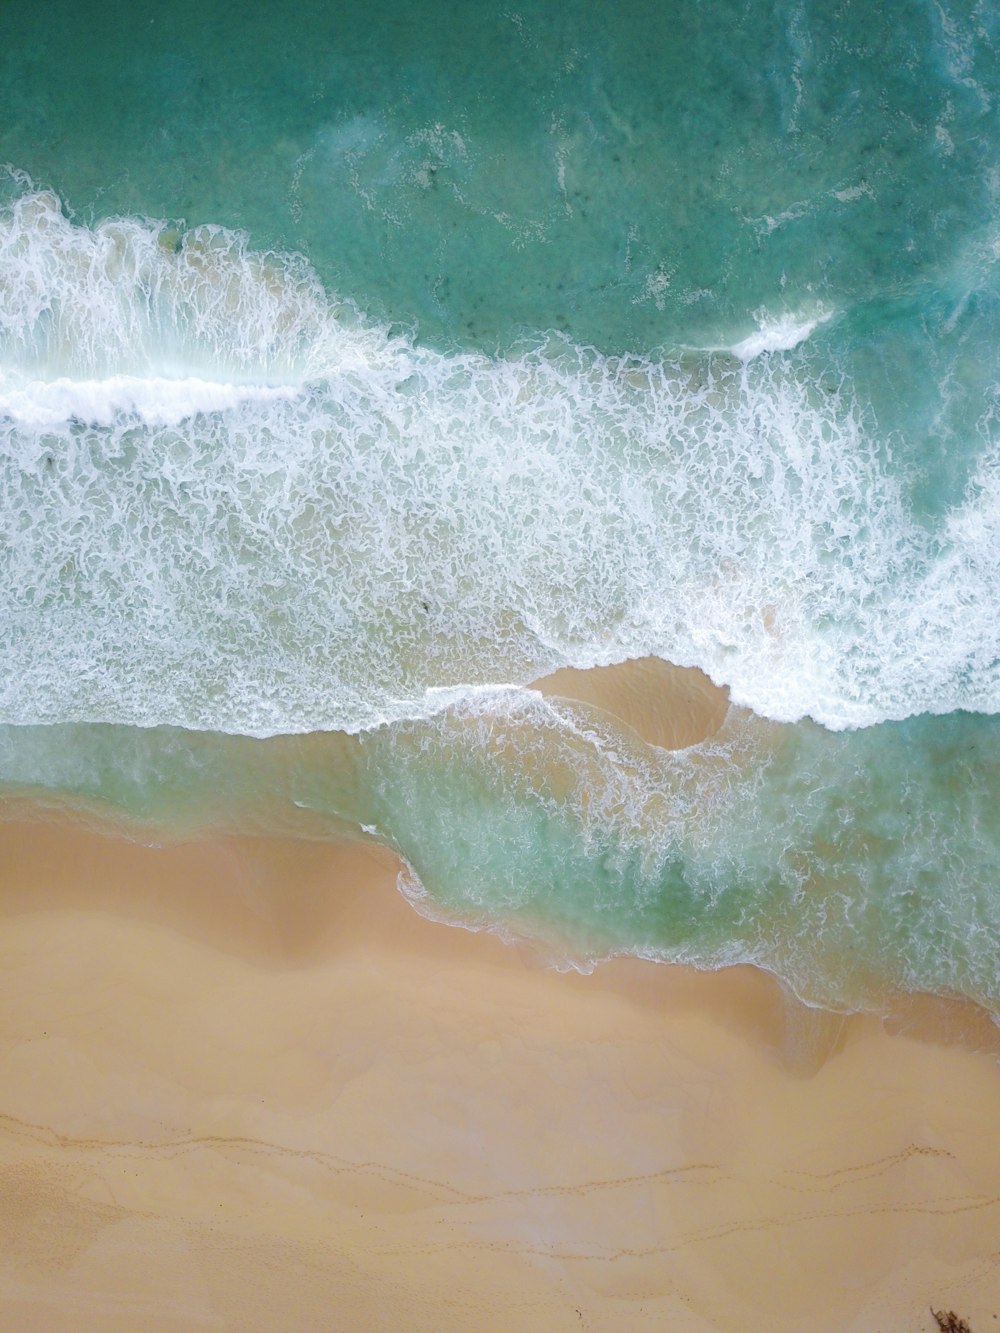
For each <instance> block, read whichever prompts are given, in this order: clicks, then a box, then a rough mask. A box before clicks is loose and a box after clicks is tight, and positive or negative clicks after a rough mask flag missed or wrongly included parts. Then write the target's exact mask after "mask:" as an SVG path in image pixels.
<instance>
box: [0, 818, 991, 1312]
mask: <svg viewBox="0 0 1000 1333" xmlns="http://www.w3.org/2000/svg"><path fill="white" fill-rule="evenodd" d="M7 813H8V815H17V816H18V818H17V819H14V820H12V821H11V822H7V823H3V824H0V866H2V867H3V875H2V884H0V991H2V994H0V1179H2V1181H3V1188H2V1190H0V1326H2V1327H5V1328H18V1329H44V1330H74V1333H75V1331H76V1330H84V1331H86V1333H89V1331H90V1330H94V1331H95V1333H96V1331H97V1330H100V1331H101V1333H110V1331H114V1330H136V1329H143V1330H177V1331H178V1333H180V1331H181V1330H184V1331H185V1333H187V1330H192V1329H200V1328H206V1329H234V1330H236V1329H238V1330H247V1329H250V1330H257V1329H260V1330H275V1329H288V1330H293V1329H294V1330H324V1331H325V1330H345V1333H346V1331H347V1330H350V1331H351V1333H354V1331H355V1330H359V1329H387V1330H399V1329H406V1330H425V1329H426V1330H456V1331H457V1330H462V1331H463V1333H466V1331H468V1330H479V1329H485V1330H494V1329H495V1330H525V1333H527V1331H528V1330H531V1331H532V1333H535V1331H536V1330H542V1329H544V1330H561V1329H565V1330H567V1331H568V1330H579V1329H588V1330H607V1333H618V1331H619V1330H632V1329H635V1330H645V1329H650V1330H652V1329H663V1328H669V1329H692V1330H696V1329H723V1330H730V1329H732V1330H754V1329H760V1330H764V1329H768V1330H773V1329H788V1330H793V1329H794V1330H802V1329H805V1328H808V1329H816V1330H824V1329H830V1330H845V1329H857V1330H866V1333H867V1331H868V1330H873V1329H884V1330H895V1329H908V1330H909V1329H913V1330H917V1329H934V1328H935V1327H936V1326H935V1324H934V1323H933V1320H932V1316H931V1314H930V1307H931V1306H933V1307H934V1308H935V1309H937V1308H941V1307H944V1308H946V1309H947V1308H953V1309H955V1310H956V1311H957V1312H958V1313H960V1314H962V1315H964V1316H965V1317H966V1318H967V1319H968V1320H969V1321H970V1322H971V1326H972V1328H973V1329H974V1330H977V1331H978V1330H981V1329H983V1328H992V1327H996V1326H997V1323H996V1321H995V1318H994V1317H995V1316H997V1315H1000V1296H998V1294H997V1293H998V1292H1000V1242H998V1239H997V1238H998V1236H1000V1154H998V1153H997V1151H996V1141H997V1139H996V1136H997V1127H998V1125H1000V1072H998V1065H997V1045H998V1043H997V1037H998V1036H1000V1033H998V1032H997V1030H996V1029H995V1028H994V1027H993V1026H992V1025H991V1024H990V1023H989V1022H988V1021H985V1020H984V1019H983V1017H982V1016H981V1015H978V1014H976V1013H975V1011H971V1010H969V1009H967V1008H961V1007H959V1006H948V1005H946V1004H943V1003H940V1002H924V1003H923V1004H922V1005H915V1006H910V1008H911V1010H912V1013H911V1015H910V1017H907V1016H906V1014H905V1013H904V1012H903V1009H905V1007H906V1006H903V1007H902V1008H901V1010H900V1013H899V1014H897V1016H896V1018H895V1019H894V1020H893V1025H894V1026H895V1027H896V1028H900V1027H905V1026H906V1025H907V1023H909V1025H910V1027H911V1028H913V1030H915V1031H918V1032H920V1033H921V1036H920V1038H919V1039H917V1038H916V1037H914V1036H908V1035H889V1034H887V1032H886V1031H885V1029H884V1026H883V1024H882V1023H881V1022H880V1021H879V1020H878V1019H875V1018H873V1017H857V1016H855V1017H852V1018H847V1019H844V1018H839V1017H835V1016H831V1015H822V1014H816V1013H814V1012H813V1011H809V1010H804V1009H802V1008H801V1007H799V1006H797V1005H795V1004H793V1003H790V1002H788V1001H787V1000H786V999H784V998H783V996H782V994H781V992H780V990H779V989H778V987H777V985H776V984H775V983H774V982H773V981H772V980H771V979H770V978H768V977H766V976H764V975H763V974H760V973H757V972H754V971H753V970H751V969H734V970H733V971H731V972H728V973H724V974H715V975H702V974H697V973H692V972H689V971H685V970H683V969H672V968H665V967H657V966H655V965H652V964H643V963H639V962H636V961H634V960H633V961H628V962H626V961H620V962H616V963H612V964H608V965H605V966H604V967H602V968H600V969H598V971H597V972H596V973H594V974H592V975H590V976H579V975H576V974H568V975H560V974H557V973H554V972H551V971H547V970H545V969H544V968H542V967H541V966H540V965H539V964H538V962H537V961H536V960H534V959H533V958H532V957H531V956H530V955H529V954H528V953H527V952H525V951H523V950H519V949H514V948H511V947H509V946H506V945H504V944H502V943H501V942H500V941H499V940H497V939H495V938H492V937H490V936H486V935H472V934H470V933H468V932H465V931H461V930H454V929H449V928H447V927H444V926H439V925H435V924H432V923H430V922H428V921H425V920H423V919H421V918H420V917H418V916H417V915H416V914H415V913H414V912H413V911H412V909H411V908H410V907H409V906H408V905H407V904H406V903H405V902H404V901H403V899H402V898H401V897H400V896H399V894H398V893H397V891H396V889H395V884H394V881H395V873H396V868H397V867H396V865H395V863H394V861H393V858H392V857H391V856H390V855H389V854H388V853H385V852H382V851H381V850H379V849H369V848H367V847H362V848H359V847H339V848H338V847H331V846H330V845H323V844H309V843H301V842H299V843H296V842H283V841H277V840H263V839H257V840H254V839H246V838H243V839H240V838H215V839H205V840H203V841H201V842H199V843H196V844H188V845H183V846H176V847H166V848H148V847H142V846H138V845H135V844H131V843H129V842H126V841H124V840H122V839H121V838H120V837H116V836H112V835H110V834H106V833H102V832H100V831H97V830H95V829H93V828H90V829H88V828H86V827H84V826H82V825H80V824H78V823H74V822H73V821H72V820H69V819H66V820H63V821H61V822H59V823H56V824H52V823H51V822H49V823H47V824H44V825H42V824H39V823H38V822H36V814H37V812H35V811H33V810H32V808H31V807H30V806H27V805H25V804H22V805H20V806H17V807H8V811H7ZM944 1038H948V1040H947V1042H945V1040H944Z"/></svg>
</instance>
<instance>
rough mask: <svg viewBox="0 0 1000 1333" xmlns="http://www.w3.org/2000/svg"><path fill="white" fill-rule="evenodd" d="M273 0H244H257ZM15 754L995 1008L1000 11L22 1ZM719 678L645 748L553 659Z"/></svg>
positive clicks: (11, 491)
mask: <svg viewBox="0 0 1000 1333" xmlns="http://www.w3.org/2000/svg"><path fill="white" fill-rule="evenodd" d="M255 11H257V12H255ZM0 51H2V53H3V54H2V55H0V126H2V130H0V136H2V137H0V160H7V161H8V164H9V165H8V166H7V167H6V168H5V170H4V172H3V174H2V179H0V500H2V505H0V631H2V634H0V710H2V721H3V725H2V728H0V782H2V783H3V784H4V791H5V792H6V793H7V794H8V795H17V794H30V795H32V796H33V797H36V798H43V799H47V800H50V801H54V802H56V803H61V804H63V805H65V804H67V803H70V804H73V803H76V804H77V806H78V807H79V808H81V809H87V810H102V811H104V812H105V813H107V814H110V815H115V816H119V817H124V818H125V819H126V820H128V821H129V823H128V827H129V829H130V830H131V831H132V833H133V834H134V835H136V836H148V837H150V838H151V839H156V838H162V837H166V836H186V835H187V834H189V833H191V832H192V831H194V830H196V829H199V828H206V827H218V828H228V829H243V830H253V831H264V832H287V833H295V834H299V835H301V836H308V837H327V836H329V837H332V836H341V835H343V834H344V833H345V832H350V831H352V830H353V831H354V832H356V833H358V834H361V833H362V832H363V833H364V834H365V835H366V836H371V837H376V838H378V839H380V840H381V841H383V842H385V843H387V844H388V845H390V846H392V847H393V848H395V849H396V850H398V851H399V852H400V853H401V855H402V856H403V857H404V858H405V861H406V863H407V867H408V868H407V871H406V872H405V875H404V877H403V880H402V888H403V889H404V891H405V892H407V894H408V895H409V896H410V897H411V899H412V900H413V901H414V903H415V904H416V905H417V906H418V907H419V908H420V910H422V911H425V912H428V913H429V914H431V915H435V916H438V917H440V918H442V919H445V920H450V921H455V922H459V923H462V924H466V925H470V926H473V927H476V928H490V929H496V930H499V931H501V932H506V933H508V934H511V935H527V936H529V937H531V938H534V939H536V940H537V941H539V942H541V944H542V946H543V947H544V948H545V949H546V950H547V951H548V953H549V955H550V956H551V957H553V958H554V959H555V960H556V961H562V962H567V963H570V964H573V965H576V966H586V965H588V964H589V963H590V962H591V961H593V960H595V959H598V958H601V957H605V956H607V955H610V954H615V953H632V954H638V955H641V956H643V957H648V958H651V959H662V960H682V961H685V962H689V963H693V964H695V965H697V966H700V967H719V966H723V965H726V964H729V963H735V962H740V961H749V962H753V963H756V964H758V965H760V966H763V967H766V968H769V969H771V970H773V971H775V972H776V973H777V974H778V975H779V976H781V977H782V978H783V979H784V980H785V981H786V983H788V984H789V985H790V986H791V987H792V988H793V989H794V990H795V991H796V992H797V993H798V994H799V995H801V996H802V997H803V998H805V999H806V1000H808V1001H810V1002H814V1003H818V1004H826V1005H832V1006H843V1007H854V1006H866V1005H874V1006H877V1005H878V1004H879V1003H880V997H884V996H885V995H886V994H887V993H890V992H894V991H933V992H938V993H942V994H948V995H959V996H967V997H969V998H972V999H974V1000H976V1001H978V1002H979V1003H981V1004H983V1005H985V1006H987V1007H988V1008H990V1009H992V1010H994V1011H996V1010H997V1009H998V1008H1000V814H998V811H1000V748H998V742H1000V722H998V721H997V717H996V715H997V713H998V712H1000V336H998V335H1000V160H998V152H997V148H998V144H1000V136H998V125H997V104H998V95H1000V86H998V85H1000V77H998V70H1000V64H998V58H1000V18H998V17H997V13H996V10H995V7H993V6H991V5H988V4H978V3H954V4H949V3H944V2H943V0H942V3H929V4H903V5H899V6H893V7H892V9H891V12H890V11H889V10H886V11H885V12H884V13H883V12H882V10H880V9H879V8H878V7H873V6H871V5H870V4H866V3H851V2H848V3H832V4H818V3H807V2H805V0H801V2H800V3H794V4H791V3H790V4H762V3H740V4H736V3H728V4H727V3H713V4H712V5H700V4H684V5H682V4H665V5H662V6H658V7H657V6H649V5H639V4H620V5H615V6H596V5H591V4H582V3H566V0H559V3H554V2H552V3H548V4H543V3H538V4H519V5H518V7H517V8H516V9H515V8H510V9H501V8H496V9H494V10H492V11H489V10H486V9H484V8H483V6H482V5H481V4H479V3H476V4H472V3H459V4H457V5H449V6H446V7H442V6H440V5H435V4H432V3H430V0H417V3H410V2H408V3H406V4H402V3H398V4H386V5H382V6H379V7H377V8H376V9H375V10H374V12H373V10H372V8H371V7H367V8H364V9H362V7H351V8H347V7H331V6H329V5H315V4H309V3H305V4H301V3H300V4H297V5H296V6H294V9H293V7H286V6H282V5H278V4H275V5H271V6H268V7H250V11H249V12H245V11H244V9H243V8H242V7H239V6H235V5H230V4H223V3H219V2H215V3H213V2H209V3H205V0H198V3H197V4H194V3H186V2H185V0H182V2H181V3H178V4H173V5H170V6H152V5H142V4H141V5H138V6H134V7H132V8H131V9H130V11H129V14H128V15H127V16H126V15H122V14H120V13H112V12H111V10H110V9H109V8H108V7H106V6H96V5H95V6H90V5H79V4H77V5H73V6H70V5H68V4H61V3H56V4H53V5H49V6H46V7H45V8H44V9H41V8H39V7H37V6H28V5H8V6H5V7H4V8H3V10H2V12H0ZM646 658H660V659H663V660H665V661H669V662H672V663H676V664H679V665H681V666H689V667H699V668H701V669H702V670H703V671H704V672H706V673H707V674H708V675H709V676H710V677H711V678H712V680H713V681H715V682H716V684H718V685H724V686H727V687H728V688H729V691H730V700H731V702H730V708H729V712H728V715H727V716H726V718H725V721H724V722H723V724H722V726H721V728H720V729H719V730H718V731H716V732H715V733H714V734H713V735H711V736H710V737H707V738H706V739H705V740H703V741H701V742H699V743H698V744H695V745H693V746H689V747H688V748H686V749H682V750H666V749H662V748H660V747H658V746H655V745H651V744H648V743H646V742H645V741H643V740H642V739H641V738H640V737H639V736H638V735H637V734H635V733H634V732H631V731H629V730H628V729H627V728H625V727H623V726H621V725H620V724H617V723H615V721H614V719H613V718H611V717H609V716H607V715H605V714H603V713H601V712H600V711H599V710H596V709H594V708H589V707H587V706H585V705H583V704H580V703H572V702H567V701H565V700H560V699H559V698H552V697H548V698H543V697H542V695H541V694H539V693H538V692H537V691H536V690H533V689H531V688H528V686H529V684H530V682H532V681H534V680H536V679H538V678H539V677H541V676H544V675H545V674H546V673H549V672H552V671H554V670H556V669H558V668H561V667H565V666H573V667H579V668H588V667H597V666H606V665H609V664H613V663H620V662H624V661H627V660H630V659H646Z"/></svg>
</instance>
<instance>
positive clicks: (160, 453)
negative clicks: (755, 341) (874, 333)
mask: <svg viewBox="0 0 1000 1333" xmlns="http://www.w3.org/2000/svg"><path fill="white" fill-rule="evenodd" d="M8 194H9V200H8V203H7V205H6V207H5V208H4V210H3V212H2V214H0V413H2V415H0V490H2V494H3V497H4V504H3V508H2V513H0V543H2V552H3V554H2V559H0V608H2V610H0V616H2V619H3V623H4V625H5V627H6V631H5V633H4V635H3V639H2V642H0V713H2V716H3V718H4V719H5V720H6V721H9V722H14V723H35V722H46V723H48V722H59V721H104V722H118V723H128V724H134V725H141V726H150V725H154V724H173V725H179V726H184V727H189V728H202V729H213V730H216V731H227V732H242V733H249V734H258V735H260V734H270V733H276V732H294V731H308V730H314V729H318V728H323V729H334V728H336V729H342V730H345V731H348V732H357V731H360V730H363V729H366V728H371V727H373V726H376V725H378V724H380V723H383V722H386V721H393V720H397V719H405V718H419V717H424V716H428V715H429V714H431V713H433V712H435V711H437V710H438V709H440V708H441V707H442V706H443V705H444V704H445V703H448V702H449V701H452V700H453V699H454V698H455V694H454V692H455V691H456V690H458V691H459V693H461V691H462V690H463V688H465V687H479V686H484V685H490V684H496V683H503V682H514V683H523V682H526V681H529V680H532V679H534V678H536V677H538V676H540V675H542V674H544V673H545V672H548V671H551V670H554V669H556V668H559V667H561V666H565V665H574V666H582V667H586V666H592V665H596V664H604V663H611V662H616V661H622V660H624V659H626V658H631V657H641V656H647V655H656V656H659V657H663V658H666V659H669V660H671V661H674V662H677V663H680V664H683V665H697V666H700V667H701V668H703V669H704V670H705V671H706V672H707V673H708V674H709V675H710V676H711V677H712V678H713V679H714V680H715V681H716V682H718V683H722V684H726V685H728V686H730V688H731V691H732V697H733V699H734V701H735V702H737V703H741V704H746V705H748V706H750V707H752V708H753V709H754V710H756V711H757V712H759V713H761V714H764V715H766V716H769V717H771V718H775V719H782V720H794V719H798V718H801V717H803V716H806V715H809V716H811V717H813V718H815V719H817V720H818V721H820V722H822V723H824V724H825V725H826V726H828V727H831V728H843V727H853V726H861V725H866V724H870V723H874V722H878V721H880V720H883V719H889V718H902V717H905V716H908V715H910V714H913V713H918V712H939V713H941V712H949V711H951V710H953V709H958V708H963V709H973V710H980V711H995V710H997V708H998V705H1000V650H998V642H997V638H998V630H997V619H996V614H995V608H996V606H997V604H998V595H997V594H998V591H1000V494H998V488H1000V450H998V448H997V445H996V442H995V440H994V439H993V435H992V426H991V420H990V418H989V416H988V415H987V416H985V417H984V419H983V421H982V422H981V423H980V436H981V445H982V447H981V450H980V458H979V463H978V464H977V465H976V467H975V468H974V469H973V472H972V476H971V480H970V482H969V485H968V487H967V490H966V493H965V495H964V498H963V499H962V500H961V502H960V503H959V504H958V505H956V506H955V507H954V508H953V509H952V510H950V511H949V512H947V513H946V514H945V515H944V516H943V518H942V521H941V522H940V523H939V524H938V525H937V526H936V527H934V528H933V529H930V528H928V526H927V524H926V523H924V522H920V521H918V518H917V516H916V515H914V513H913V512H912V511H911V508H910V502H909V500H908V499H907V496H906V495H905V494H904V492H903V491H902V490H901V487H900V483H899V480H898V478H897V477H895V476H894V475H893V474H892V473H890V471H889V470H888V469H887V468H886V466H885V464H884V461H883V460H884V457H885V450H886V441H885V439H884V438H883V437H882V435H881V434H880V431H879V423H878V420H877V417H876V414H875V412H874V410H873V409H872V408H871V407H870V406H869V405H868V404H866V403H865V402H863V401H861V400H859V398H858V397H857V396H856V394H855V393H854V391H853V390H852V387H851V384H850V382H849V381H845V380H844V379H843V377H840V379H836V378H831V377H830V376H829V375H826V376H824V375H823V373H822V369H823V364H824V363H823V361H822V358H823V356H824V355H826V352H825V350H824V346H823V345H822V344H823V338H822V335H821V331H819V330H817V331H816V332H814V333H813V336H812V338H810V339H809V340H808V341H805V342H801V344H800V345H798V346H796V347H793V346H792V344H793V343H796V342H798V341H799V338H800V335H801V336H802V337H804V336H805V334H804V333H803V327H804V326H801V327H800V325H799V324H795V320H794V319H793V318H792V316H789V320H791V322H790V323H787V327H786V326H785V325H782V326H781V327H782V328H785V330H786V333H787V336H785V335H782V336H781V337H778V338H777V340H775V338H774V337H773V336H770V335H769V336H770V341H769V342H768V345H767V347H762V348H756V347H755V348H754V349H753V350H754V355H753V357H752V359H743V360H741V359H740V357H738V356H735V355H732V354H728V353H704V354H693V353H690V352H686V353H681V352H677V353H676V354H673V353H670V352H669V350H668V351H667V352H666V353H665V354H663V355H658V356H655V357H654V356H648V357H608V356H605V355H602V354H600V353H598V352H597V351H595V350H593V349H589V348H582V347H577V346H574V345H572V344H569V343H567V342H566V341H565V340H562V339H559V338H557V337H555V336H542V335H539V337H537V338H536V339H534V340H533V341H530V342H529V343H526V344H525V345H523V346H521V347H518V348H514V349H511V350H509V351H508V352H507V353H506V354H505V355H500V356H495V357H489V356H486V355H482V354H473V353H468V352H457V351H456V352H449V351H447V350H435V349H432V348H428V347H425V346H422V345H420V344H419V343H418V342H417V341H415V340H414V338H413V337H412V336H409V335H405V334H400V333H398V332H393V331H391V330H389V329H387V328H383V327H379V326H377V325H374V324H372V323H370V322H368V321H366V320H365V319H364V318H363V317H362V316H361V315H360V314H359V312H358V310H357V309H356V308H355V307H354V306H353V305H352V304H351V303H350V302H348V301H340V300H337V299H335V298H333V297H332V296H330V295H329V294H328V293H326V292H325V291H324V290H323V288H322V286H321V285H320V283H319V281H318V280H317V278H316V277H315V275H314V273H313V272H312V271H311V269H310V268H309V266H308V264H307V263H306V262H305V261H304V260H303V259H301V258H297V257H295V256H288V255H276V254H265V253H258V252H255V251H254V250H253V249H252V248H251V246H250V244H249V242H248V239H247V238H246V237H245V236H242V235H240V234H237V233H234V232H231V231H226V230H224V229H222V228H219V227H198V228H194V229H191V230H185V229H184V228H183V227H179V226H175V225H172V224H166V223H162V222H156V221H149V220H145V219H138V218H126V219H114V220H110V221H105V222H102V223H100V224H98V225H96V226H94V227H86V226H82V225H79V224H77V223H75V222H74V221H71V220H70V219H69V218H68V217H67V216H66V215H65V214H64V212H63V210H62V208H61V206H60V203H59V200H58V199H57V198H56V197H55V196H54V195H52V194H51V193H46V192H43V191H38V190H36V189H34V188H33V187H32V186H31V184H30V182H27V181H26V180H24V179H23V178H18V177H16V176H12V177H11V181H10V185H9V190H8ZM765 333H766V330H765ZM772 333H773V330H772ZM762 336H764V335H763V334H762ZM782 349H784V350H782ZM744 350H746V349H744ZM199 386H200V387H199Z"/></svg>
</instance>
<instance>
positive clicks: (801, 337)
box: [729, 311, 831, 361]
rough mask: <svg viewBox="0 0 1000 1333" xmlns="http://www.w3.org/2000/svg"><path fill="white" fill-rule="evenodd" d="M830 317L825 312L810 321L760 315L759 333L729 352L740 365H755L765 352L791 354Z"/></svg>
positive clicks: (790, 315)
mask: <svg viewBox="0 0 1000 1333" xmlns="http://www.w3.org/2000/svg"><path fill="white" fill-rule="evenodd" d="M830 317H831V313H830V312H828V311H823V312H822V313H820V314H818V315H815V316H813V317H811V318H803V317H802V316H801V315H795V314H784V315H779V316H777V317H776V318H771V317H769V316H768V315H767V314H766V313H764V312H761V313H760V314H758V316H757V321H758V325H759V327H758V329H757V332H756V333H751V334H749V335H748V336H747V337H746V338H742V339H741V340H740V341H739V342H738V343H734V344H733V346H732V347H730V348H729V350H730V351H731V352H732V354H733V356H735V357H738V359H739V360H740V361H752V360H753V359H754V357H757V356H763V355H764V353H766V352H790V351H791V350H792V348H793V347H798V346H799V344H800V343H804V342H805V340H806V339H807V338H808V337H809V336H810V335H811V334H812V333H813V332H814V331H815V330H816V329H817V328H818V327H819V326H820V325H821V324H825V323H826V322H827V320H828V319H830Z"/></svg>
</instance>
